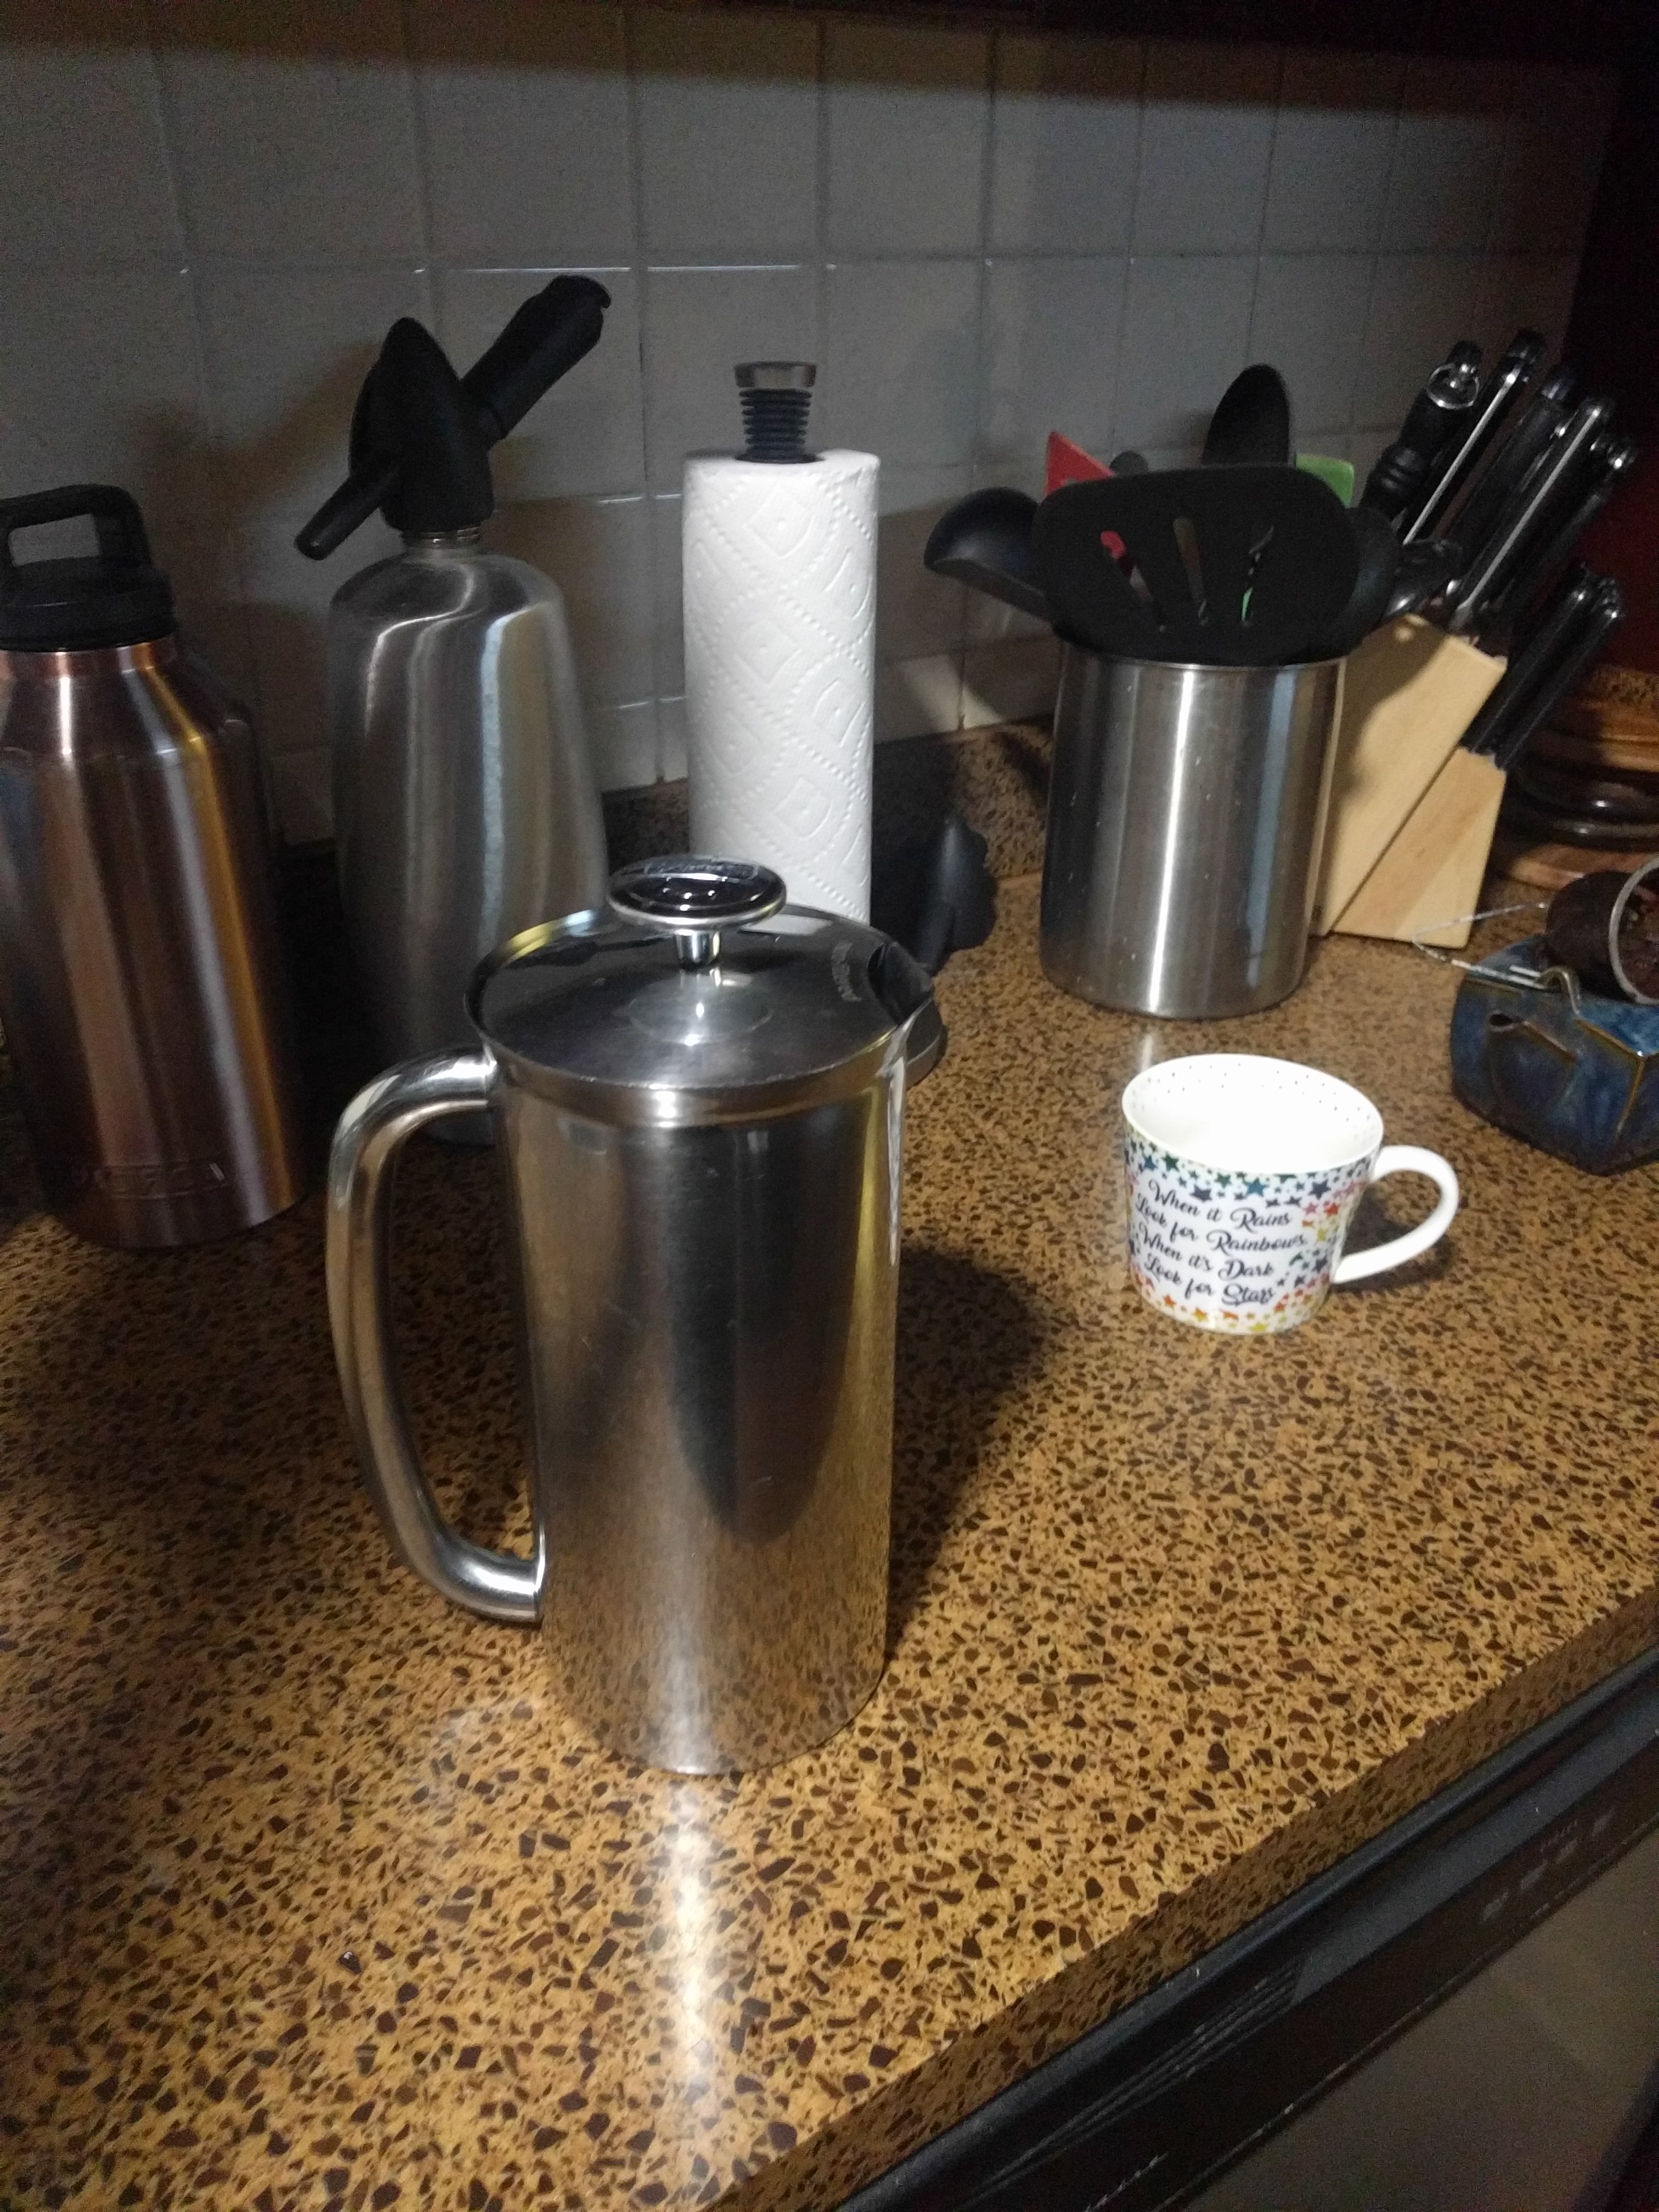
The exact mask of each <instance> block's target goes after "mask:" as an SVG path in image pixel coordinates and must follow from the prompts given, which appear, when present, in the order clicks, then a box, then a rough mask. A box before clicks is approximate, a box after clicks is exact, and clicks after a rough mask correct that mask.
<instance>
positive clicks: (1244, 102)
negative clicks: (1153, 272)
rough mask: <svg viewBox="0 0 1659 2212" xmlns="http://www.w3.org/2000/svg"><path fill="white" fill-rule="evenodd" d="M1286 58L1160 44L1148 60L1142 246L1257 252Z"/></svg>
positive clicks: (1143, 250) (1138, 248) (1245, 49)
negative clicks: (1281, 69) (1282, 64)
mask: <svg viewBox="0 0 1659 2212" xmlns="http://www.w3.org/2000/svg"><path fill="white" fill-rule="evenodd" d="M1278 84H1279V54H1278V53H1277V52H1275V51H1274V50H1273V49H1272V48H1269V47H1266V46H1154V47H1153V48H1152V52H1151V54H1150V56H1149V58H1148V60H1147V64H1146V112H1145V115H1144V118H1143V119H1142V123H1141V131H1140V177H1139V186H1138V188H1137V191H1136V195H1135V221H1134V250H1135V252H1136V253H1137V254H1148V253H1254V252H1255V251H1256V249H1257V247H1258V246H1259V245H1260V244H1261V217H1262V210H1263V209H1264V207H1265V205H1266V204H1267V169H1268V165H1269V163H1270V162H1271V161H1272V159H1273V124H1274V119H1275V109H1274V100H1275V94H1276V92H1277V89H1278Z"/></svg>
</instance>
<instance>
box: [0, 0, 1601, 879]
mask: <svg viewBox="0 0 1659 2212" xmlns="http://www.w3.org/2000/svg"><path fill="white" fill-rule="evenodd" d="M273 18H275V20H273ZM1611 97H1612V80H1611V78H1610V77H1609V76H1605V75H1601V74H1598V73H1596V72H1594V71H1588V70H1578V69H1574V68H1567V67H1565V66H1563V67H1556V66H1547V67H1546V66H1541V65H1526V66H1522V65H1518V64H1508V63H1468V62H1455V63H1453V62H1445V61H1436V62H1434V63H1425V62H1419V61H1412V62H1407V61H1404V60H1401V59H1399V58H1389V57H1387V56H1377V55H1363V54H1360V55H1353V54H1329V53H1311V52H1300V51H1293V50H1292V51H1285V50H1281V49H1279V48H1277V47H1268V46H1243V47H1231V46H1214V45H1204V44H1190V43H1189V44H1185V45H1175V44H1170V43H1167V42H1159V41H1156V40H1152V41H1147V40H1139V39H1133V40H1122V39H1110V38H1087V37H1079V36H1073V35H1061V34H1058V33H1055V34H1048V33H1036V32H1032V31H1029V30H1025V29H1005V30H997V31H988V30H982V29H978V28H960V27H955V26H951V25H942V24H925V25H924V24H916V23H906V24H896V23H891V22H872V21H848V20H846V19H839V18H836V17H832V16H823V17H819V16H817V15H813V14H811V13H810V12H809V11H807V10H805V9H799V10H792V11H789V12H787V13H783V12H780V13H776V14H765V13H754V14H742V15H738V14H732V15H700V14H695V13H686V12H681V11H678V10H669V9H623V8H620V7H605V6H590V5H583V4H570V5H557V6H552V5H546V4H544V0H471V4H470V5H469V6H468V7H467V8H466V9H465V10H464V11H462V10H459V9H455V8H453V6H450V5H447V4H445V0H409V4H408V5H407V6H406V7H405V6H404V5H401V4H399V0H362V4H360V5H359V6H356V7H354V8H352V9H337V8H332V7H330V6H328V5H326V4H325V0H298V3H297V4H295V5H294V6H292V7H289V8H285V9H283V10H281V11H280V12H278V11H274V10H271V9H269V8H268V7H266V6H265V5H264V4H263V0H169V4H167V6H166V7H165V8H161V7H160V6H156V7H154V8H152V9H148V10H147V9H143V8H142V7H141V6H139V5H138V4H137V0H128V4H124V5H120V6H114V5H110V4H107V0H11V4H9V5H8V6H6V7H5V9H4V12H3V14H0V101H3V104H4V112H6V114H7V116H8V129H7V131H6V133H5V134H4V136H3V137H0V315H3V318H4V326H5V328H6V331H7V343H6V346H5V349H4V352H3V355H0V491H13V490H22V489H34V488H37V487H39V486H40V485H41V484H43V483H51V482H54V481H58V482H62V481H68V480H70V479H73V478H76V477H109V478H112V479H114V480H115V481H118V482H123V483H128V484H130V485H131V487H132V488H133V489H134V490H135V491H137V494H138V495H139V496H140V498H141V499H142V500H143V501H144V503H145V506H146V508H147V511H148V513H149V516H150V519H151V521H152V525H153V529H154V534H155V540H156V543H157V545H158V548H159V550H160V551H161V556H162V557H163V558H164V559H165V560H166V562H167V563H168V565H169V566H170V567H171V568H172V570H173V574H174V576H175V580H176V582H177V586H178V589H179V598H180V601H181V605H182V606H183V607H184V609H185V613H186V615H187V617H188V618H189V620H190V622H191V625H192V627H193V628H194V629H195V630H196V631H197V634H198V635H200V637H201V638H202V641H203V642H204V645H205V646H206V647H207V648H208V649H209V651H210V653H211V654H212V656H213V658H214V659H216V661H218V662H219V663H220V665H222V668H223V669H224V671H225V673H226V675H227V676H228V678H229V679H230V680H231V681H232V682H233V683H234V684H237V685H238V686H239V687H240V688H242V689H244V690H246V691H247V692H248V693H249V695H250V696H251V697H252V702H253V703H254V705H255V708H256V710H257V712H258V718H259V720H260V725H261V727H262V729H263V731H264V738H265V741H266V744H267V746H268V749H269V751H270V756H271V759H272V764H273V775H274V781H275V785H276V793H277V797H278V800H279V804H280V805H281V808H282V811H283V819H284V822H285V824H286V826H287V828H288V829H289V834H290V835H292V836H296V837H301V838H303V837H310V836H319V835H321V834H323V833H324V832H325V829H326V827H327V820H328V815H327V805H328V799H327V787H328V775H327V767H328V763H327V756H326V750H325V743H324V735H323V729H322V722H321V710H322V696H321V667H322V656H321V635H322V623H323V619H324V616H325V611H326V606H327V602H328V599H329V598H330V596H331V593H332V592H333V591H334V590H335V589H336V588H337V586H338V584H339V582H340V581H341V580H343V578H344V577H345V576H347V575H349V574H351V573H352V572H353V571H354V570H355V569H356V568H359V567H361V566H362V564H363V563H364V562H368V561H369V560H372V559H374V558H377V557H380V556H381V555H383V554H384V553H386V551H388V550H391V549H392V543H393V541H392V539H391V538H390V535H389V533H387V532H385V531H384V530H383V529H382V528H381V527H380V526H379V525H378V524H376V525H374V526H372V527H371V528H369V529H368V530H365V531H364V532H361V533H359V536H358V537H357V538H356V539H355V540H354V541H353V542H352V544H350V545H349V547H348V548H346V549H345V550H343V551H342V552H341V553H339V554H337V555H336V556H334V557H333V558H332V559H331V561H329V562H325V563H323V564H321V565H320V566H313V565H312V564H310V563H307V562H304V561H302V560H301V558H300V557H299V556H297V555H296V554H295V551H294V550H293V546H292V539H293V536H294V532H295V529H296V528H297V527H298V526H299V524H300V523H301V521H302V520H304V518H305V515H306V514H307V512H308V511H309V510H310V508H311V507H313V506H314V505H315V503H316V502H317V501H319V499H320V498H321V497H323V496H324V495H325V494H326V492H327V491H328V490H329V489H331V485H332V483H333V482H334V481H335V479H336V477H337V471H338V470H339V468H340V466H341V464H342V462H343V454H344V447H345V438H346V430H347V425H348V422H349V415H350V410H351V404H352V401H353V398H355V395H356V388H357V385H358V382H359V380H360V379H361V376H362V372H363V369H364V368H365V367H366V366H367V363H368V361H369V360H370V359H371V358H372V356H373V353H374V349H375V347H376V345H377V344H378V343H379V341H380V337H381V336H382V335H383V334H384V331H385V330H386V327H387V325H389V324H390V323H391V322H392V320H393V319H395V318H396V317H397V316H398V315H399V314H414V315H416V316H419V317H420V318H421V319H422V320H423V321H425V322H427V323H428V325H430V326H431V327H432V328H434V329H435V330H436V331H437V332H438V333H439V335H440V336H441V337H442V339H443V340H444V342H445V343H447V345H448V346H449V347H450V349H452V351H453V354H454V356H455V357H456V359H457V361H458V363H459V364H460V365H462V366H465V365H466V364H467V363H468V362H470V361H471V359H472V358H473V357H474V356H476V355H477V352H478V351H480V350H481V349H482V348H483V345H484V344H485V343H487V342H488V340H489V337H491V336H492V335H493V333H494V331H495V330H496V329H497V328H499V327H500V325H501V323H502V322H503V321H504V320H505V319H506V318H507V314H508V313H510V312H511V311H512V309H513V307H515V306H516V305H517V303H518V302H519V301H520V300H521V299H522V298H524V297H526V296H527V295H529V294H530V293H531V292H532V291H533V290H535V289H538V287H539V285H540V284H541V283H544V282H545V280H546V277H547V276H548V275H549V274H550V273H551V272H552V271H554V270H558V269H562V268H572V269H585V270H591V271H592V272H594V273H595V274H597V275H598V276H599V277H600V280H601V281H602V282H603V283H605V285H606V287H607V288H608V289H609V290H610V291H611V295H612V301H613V304H612V307H611V313H610V315H609V318H608V320H607V329H606V335H605V338H604V340H603V341H602V342H601V344H600V346H599V349H597V350H596V351H595V352H594V354H593V355H592V356H590V357H589V358H588V360H587V361H586V362H583V363H582V364H581V365H580V367H579V368H578V369H577V370H576V371H575V372H574V374H572V375H571V376H570V377H569V378H568V380H567V381H566V382H565V383H563V384H562V385H561V386H559V387H557V388H556V390H555V391H554V392H552V393H550V395H549V396H548V398H546V399H544V401H543V402H542V403H541V404H539V405H538V406H537V407H536V408H534V409H532V411H531V413H530V414H529V415H528V416H526V419H525V421H524V422H523V423H522V424H521V425H520V428H518V430H517V431H516V432H515V433H514V435H513V437H512V438H511V439H509V440H508V441H507V442H506V444H505V445H504V446H503V447H501V448H500V449H499V450H498V453H497V456H496V476H497V486H498V496H499V497H500V499H501V509H500V512H499V513H498V516H497V519H496V521H495V524H494V525H493V526H492V541H493V542H494V543H496V544H500V545H501V546H503V547H506V548H507V549H509V550H513V551H516V552H520V553H522V554H523V555H524V556H526V558H529V559H532V560H534V561H536V562H538V563H539V564H541V565H543V566H544V567H545V568H548V569H549V571H550V573H551V574H554V575H555V576H556V578H557V579H558V580H559V581H560V582H561V584H562V586H563V587H564V589H565V591H566V592H567V594H568V598H569V600H570V604H571V612H572V619H573V624H574V630H575V634H576V639H577V645H578V650H579V653H580V658H581V663H582V668H583V674H584V681H585V685H586V695H587V701H588V706H589V711H590V714H591V718H592V729H593V734H594V738H595V742H596V745H597V749H598V752H599V760H600V763H601V769H602V775H603V780H604V781H605V783H606V784H607V786H609V787H625V786H632V785H636V784H639V783H643V782H649V781H653V780H654V779H657V778H661V777H671V776H674V775H678V774H680V773H682V772H683V768H684V702H683V700H682V698H681V696H680V693H681V690H682V688H683V681H684V679H683V666H682V658H681V653H680V641H679V618H678V596H679V580H678V520H679V501H678V486H679V480H680V471H681V465H682V461H683V458H684V453H686V452H687V451H688V450H689V449H690V448H692V447H701V446H708V445H710V444H725V443H727V442H732V441H735V436H736V432H737V420H736V409H735V404H734V400H733V395H732V386H731V381H730V370H731V364H732V362H733V361H735V360H738V359H741V358H743V357H744V356H767V355H774V356H797V355H799V356H806V357H810V358H812V359H815V360H816V361H817V362H818V363H819V365H820V367H819V396H818V398H817V404H816V408H815V419H816V423H817V433H818V435H819V436H820V438H821V439H822V440H823V441H824V442H833V443H838V444H845V445H856V446H861V447H867V448H869V449H870V450H872V451H875V452H877V453H879V454H880V456H881V459H882V464H883V489H882V509H883V512H882V520H881V545H880V550H881V582H880V592H879V613H878V661H879V664H880V665H879V675H878V726H879V729H880V732H881V734H882V735H883V736H884V737H901V736H906V735H910V734H914V733H917V732H922V731H927V730H950V729H955V728H959V727H971V726H978V725H981V724H984V723H987V722H990V721H994V720H1001V719H1003V718H1005V717H1006V716H1009V715H1011V714H1040V713H1042V711H1044V709H1045V708H1046V706H1047V703H1048V700H1049V698H1050V696H1051V695H1052V687H1053V682H1054V647H1053V644H1052V641H1050V640H1048V638H1046V637H1045V636H1044V635H1042V633H1041V632H1040V631H1039V630H1037V629H1036V626H1035V625H1032V624H1030V623H1027V622H1024V620H1023V619H1022V618H1020V617H1010V616H1009V615H1008V614H1007V612H1006V610H1002V609H1000V608H996V607H994V606H992V605H990V604H989V603H987V602H985V601H982V600H979V599H975V598H972V597H971V596H970V595H967V594H964V593H963V592H961V591H959V590H957V588H956V587H954V586H944V585H941V584H939V582H938V580H936V579H933V578H931V577H929V576H927V574H925V573H924V572H923V571H922V570H921V567H920V560H919V555H920V549H921V544H922V543H923V542H924V541H925V538H926V536H927V530H928V528H929V527H930V526H931V524H932V522H933V520H934V519H935V518H936V517H937V515H938V514H939V513H940V512H941V511H942V510H943V508H944V507H945V505H947V504H948V503H949V502H950V501H951V500H952V499H954V498H957V497H958V496H960V495H961V494H962V493H963V492H965V491H967V490H969V489H973V488H974V487H975V486H976V485H979V484H983V483H1018V484H1021V485H1024V486H1025V487H1027V488H1028V489H1036V488H1038V487H1039V486H1040V484H1041V481H1042V451H1043V443H1044V440H1045V437H1046V435H1047V433H1048V431H1049V430H1050V429H1062V430H1064V431H1066V433H1067V434H1068V435H1071V436H1073V437H1074V438H1076V439H1078V440H1079V441H1080V442H1082V443H1083V444H1085V445H1086V446H1088V447H1091V448H1092V449H1094V450H1097V451H1103V452H1107V453H1109V452H1110V451H1112V450H1113V449H1114V448H1115V447H1116V446H1118V445H1122V444H1131V443H1133V444H1139V445H1140V446H1141V447H1143V448H1144V449H1145V450H1146V451H1147V452H1148V453H1151V454H1152V456H1153V457H1154V458H1156V459H1159V460H1173V459H1181V458H1183V457H1185V456H1187V455H1188V454H1189V453H1192V452H1193V451H1194V448H1195V446H1196V443H1197V441H1198V440H1199V438H1200V435H1201V432H1202V428H1203V424H1204V422H1205V420H1206V416H1207V414H1208V410H1209V409H1210V407H1211V406H1212V404H1213V403H1214V401H1215V399H1216V398H1217V397H1218V395H1219V393H1220V392H1221V390H1222V388H1223V387H1224V386H1225V384H1226V383H1227V381H1228V380H1229V379H1230V378H1231V376H1232V375H1233V374H1234V373H1235V372H1236V371H1237V369H1238V368H1241V367H1242V366H1243V363H1244V362H1246V361H1248V360H1251V359H1259V358H1262V357H1268V358H1271V359H1273V360H1274V361H1275V362H1278V363H1279V366H1280V367H1281V368H1283V369H1284V370H1285V374H1286V375H1287V376H1288V378H1289V380H1290V381H1291V388H1292V393H1293V397H1294V398H1295V401H1296V404H1297V422H1298V439H1299V442H1300V443H1301V444H1302V446H1303V447H1304V448H1307V449H1312V450H1317V451H1322V452H1327V453H1346V454H1348V455H1350V456H1351V457H1352V459H1354V460H1355V461H1356V462H1357V463H1359V464H1361V465H1364V464H1366V463H1368V462H1369V460H1370V458H1371V456H1372V455H1373V454H1374V453H1375V452H1376V450H1377V449H1378V448H1379V447H1381V445H1382V444H1383V442H1384V441H1385V440H1386V438H1387V436H1388V435H1389V428H1390V427H1391V426H1392V425H1393V424H1394V423H1395V422H1397V420H1398V417H1399V415H1400V412H1401V409H1402V408H1403V406H1404V404H1405V402H1406V400H1407V398H1409V396H1410V393H1411V392H1412V391H1413V389H1414V388H1415V386H1416V385H1417V383H1418V382H1419V380H1420V378H1421V376H1422V374H1423V373H1424V371H1425V368H1427V367H1428V366H1429V365H1430V363H1431V362H1432V360H1433V359H1435V358H1437V356H1438V355H1439V354H1440V352H1441V351H1442V350H1443V347H1444V346H1445V344H1446V343H1448V342H1449V340H1450V339H1451V338H1452V337H1455V336H1459V335H1464V334H1467V335H1471V336H1474V337H1479V338H1480V340H1481V341H1482V342H1483V343H1486V344H1487V345H1489V346H1491V345H1501V344H1502V343H1503V342H1504V339H1506V338H1507V337H1508V336H1509V334H1510V331H1511V330H1512V329H1513V328H1514V327H1515V326H1516V324H1517V323H1519V322H1522V321H1532V322H1534V323H1536V324H1538V325H1540V326H1541V327H1542V328H1543V329H1545V330H1546V331H1547V332H1548V333H1549V334H1550V335H1551V336H1552V337H1553V338H1557V339H1559V336H1560V334H1561V331H1562V328H1563V326H1564V325H1565V319H1566V314H1567V311H1568V307H1569V305H1570V302H1571V296H1572V289H1573V283H1574V277H1575V274H1576V270H1577V255H1578V252H1579V247H1580V242H1581V239H1582V235H1583V226H1584V222H1585V218H1586V216H1587V212H1588V208H1589V198H1590V195H1591V193H1592V191H1593V190H1594V187H1595V179H1596V174H1597V170H1598V167H1599V163H1600V158H1601V142H1602V138H1603V136H1604V134H1605V130H1606V125H1607V116H1608V112H1609V109H1610V104H1611Z"/></svg>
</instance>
